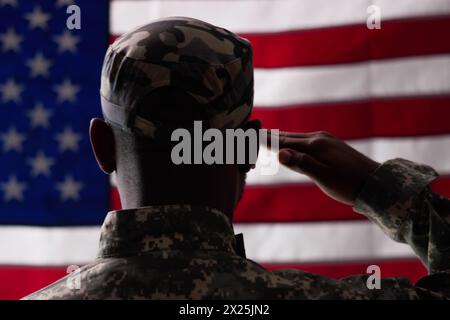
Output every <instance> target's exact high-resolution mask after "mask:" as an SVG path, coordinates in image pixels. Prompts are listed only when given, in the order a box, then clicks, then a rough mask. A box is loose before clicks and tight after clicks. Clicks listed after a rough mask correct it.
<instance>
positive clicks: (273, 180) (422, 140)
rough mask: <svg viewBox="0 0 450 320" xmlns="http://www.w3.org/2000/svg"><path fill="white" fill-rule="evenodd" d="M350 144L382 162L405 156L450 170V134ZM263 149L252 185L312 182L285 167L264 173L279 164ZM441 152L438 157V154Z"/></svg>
mask: <svg viewBox="0 0 450 320" xmlns="http://www.w3.org/2000/svg"><path fill="white" fill-rule="evenodd" d="M349 144H350V145H351V146H352V147H354V148H355V149H356V150H358V151H360V152H362V153H363V154H365V155H367V156H368V157H370V158H372V159H374V160H375V161H378V162H384V161H386V160H389V159H394V158H404V159H409V160H411V161H415V162H418V163H424V164H428V165H430V166H432V167H433V168H435V169H436V170H437V171H438V172H439V173H440V174H442V175H446V174H449V173H450V161H443V160H442V159H450V148H449V146H450V135H440V136H423V137H415V138H373V139H366V140H353V141H349ZM264 150H265V149H263V148H261V150H260V155H259V157H258V161H257V163H256V168H255V169H254V170H252V171H250V172H249V174H248V177H247V184H248V185H279V184H286V183H304V182H310V180H309V179H308V178H306V177H305V176H303V175H300V174H298V173H296V172H294V171H292V170H289V169H287V168H285V167H283V166H279V168H278V172H277V173H276V174H275V175H263V174H262V173H263V172H264V171H263V169H264V164H265V163H268V162H269V161H270V162H271V163H277V162H276V161H277V160H276V154H274V153H268V152H264ZM437 155H438V156H437Z"/></svg>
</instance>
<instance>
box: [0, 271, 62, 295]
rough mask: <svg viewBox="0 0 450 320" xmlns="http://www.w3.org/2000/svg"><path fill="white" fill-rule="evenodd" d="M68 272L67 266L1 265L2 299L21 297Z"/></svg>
mask: <svg viewBox="0 0 450 320" xmlns="http://www.w3.org/2000/svg"><path fill="white" fill-rule="evenodd" d="M66 274H67V273H66V267H64V268H63V267H47V266H43V267H28V266H0V284H1V285H0V300H5V299H8V300H12V299H14V300H15V299H20V298H22V297H24V296H26V295H28V294H30V293H32V292H34V291H36V290H39V289H41V288H43V287H45V286H47V285H49V284H50V283H52V282H55V281H56V280H58V279H60V278H62V277H64V276H65V275H66Z"/></svg>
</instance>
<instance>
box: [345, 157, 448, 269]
mask: <svg viewBox="0 0 450 320" xmlns="http://www.w3.org/2000/svg"><path fill="white" fill-rule="evenodd" d="M437 177H438V174H437V172H436V171H435V170H434V169H433V168H431V167H429V166H425V165H419V164H416V163H414V162H411V161H408V160H403V159H395V160H390V161H387V162H385V163H384V164H383V165H382V166H380V167H379V168H378V169H377V170H376V172H375V173H374V174H373V175H372V176H371V177H370V179H368V180H367V181H366V183H365V186H364V187H363V189H362V190H361V193H360V194H359V196H358V198H357V201H356V203H355V207H354V209H355V211H357V212H360V213H363V214H364V215H366V216H367V217H368V218H369V219H370V220H372V221H374V222H375V223H376V224H377V225H379V226H380V227H381V228H382V229H383V231H384V232H385V233H386V234H387V235H388V236H389V237H391V238H392V239H394V240H396V241H399V242H404V243H408V244H409V245H410V246H411V247H412V248H413V249H414V251H415V252H416V254H417V255H418V256H419V257H420V258H421V260H422V261H423V263H424V264H425V265H426V266H427V268H428V269H429V271H430V273H435V272H440V271H446V270H450V251H449V248H450V201H449V200H448V199H447V198H444V197H442V196H439V195H437V194H435V193H433V192H432V191H431V189H430V187H429V184H430V182H431V181H433V180H434V179H436V178H437Z"/></svg>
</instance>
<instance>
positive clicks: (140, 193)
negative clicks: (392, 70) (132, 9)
mask: <svg viewBox="0 0 450 320" xmlns="http://www.w3.org/2000/svg"><path fill="white" fill-rule="evenodd" d="M101 102H102V110H103V114H104V118H105V121H103V120H101V119H93V121H91V128H90V135H91V142H92V146H93V150H94V153H95V156H96V159H97V161H98V163H99V166H100V168H101V169H102V170H103V171H104V172H106V173H108V174H110V173H112V172H114V171H115V172H116V174H117V184H118V189H119V192H120V197H121V201H122V205H123V208H124V209H123V210H118V211H112V212H109V213H108V215H107V217H106V219H105V221H104V223H103V226H102V229H101V237H100V249H99V253H98V258H97V259H96V260H95V261H94V262H92V263H90V264H88V265H86V266H84V267H82V268H81V270H79V272H77V275H78V276H79V277H80V281H79V283H80V284H81V287H80V288H79V289H75V290H74V289H73V288H71V287H69V286H67V279H68V278H67V277H66V278H63V279H61V280H59V281H57V282H55V283H53V284H51V285H50V286H48V287H46V288H44V289H41V290H39V291H37V292H35V293H33V294H31V295H29V296H27V297H26V298H25V299H423V298H438V299H439V298H445V297H447V296H448V294H449V288H450V274H449V270H450V263H449V255H448V251H447V249H448V247H449V243H450V228H449V221H450V220H449V218H448V215H449V214H450V201H449V200H448V199H445V198H443V197H440V196H438V195H435V194H433V193H432V192H431V190H430V188H429V187H428V184H429V182H430V181H431V180H433V179H434V178H435V177H436V176H437V175H436V172H435V171H434V170H433V169H431V168H429V167H427V166H423V165H418V164H414V163H411V162H408V161H406V160H400V159H397V160H392V161H388V162H386V163H384V164H381V165H380V164H378V163H376V162H374V161H372V160H370V159H368V158H367V157H365V156H364V155H362V154H360V153H358V152H357V151H355V150H354V149H352V148H350V147H349V146H347V145H346V144H345V143H343V142H341V141H339V140H337V139H335V138H333V137H331V136H330V135H328V134H323V133H310V134H299V133H281V135H280V146H281V150H280V153H279V158H280V162H281V163H282V164H284V165H286V166H288V167H290V168H292V169H294V170H297V171H299V172H300V173H304V174H307V175H308V176H310V177H311V178H312V179H313V180H314V181H315V182H316V183H317V184H318V185H319V186H320V187H321V188H322V190H324V191H325V192H326V193H327V194H329V195H330V196H331V197H333V198H335V199H336V200H338V201H342V202H344V203H347V204H349V205H354V208H355V210H356V211H359V212H361V213H363V214H365V215H366V216H367V217H369V219H371V220H373V221H374V222H375V223H377V224H379V225H380V226H381V228H382V229H383V230H384V231H385V232H386V233H387V234H388V235H389V236H391V237H392V238H393V239H395V240H397V241H402V242H407V243H408V244H409V245H411V246H412V247H413V248H414V249H415V251H416V252H417V254H418V255H419V257H420V258H421V259H422V261H423V262H424V263H425V265H426V266H427V267H428V268H429V271H430V275H429V276H427V277H425V278H423V279H421V280H420V281H419V282H418V283H416V284H415V285H413V284H411V283H410V282H409V281H408V280H406V279H400V278H396V279H383V280H382V282H381V290H369V289H368V288H367V287H366V279H367V276H352V277H349V278H345V279H342V280H333V279H329V278H326V277H323V276H320V275H315V274H310V273H307V272H303V271H299V270H280V271H272V272H271V271H268V270H266V269H264V268H263V267H262V266H260V265H258V264H257V263H255V262H253V261H251V260H249V259H246V258H245V253H244V250H243V243H242V241H241V240H242V239H241V238H239V237H235V235H234V232H233V227H232V223H231V222H232V218H233V211H234V208H235V206H236V204H237V202H238V201H239V198H240V195H241V193H242V190H243V187H244V184H245V176H246V173H247V172H248V171H249V170H250V169H251V167H252V165H251V164H250V163H244V164H226V165H220V164H214V165H204V164H203V165H175V164H173V163H172V161H171V158H170V153H171V152H170V150H171V144H170V138H169V137H170V133H171V132H172V131H173V130H174V129H175V128H186V129H188V130H191V129H192V126H193V121H195V120H199V121H202V123H203V125H204V127H208V128H217V129H226V128H243V129H249V128H254V129H258V128H259V126H260V125H259V122H258V121H254V120H253V121H250V120H249V116H250V114H251V109H252V105H253V67H252V48H251V46H250V44H249V43H248V41H246V40H245V39H243V38H240V37H238V36H237V35H235V34H233V33H231V32H230V31H228V30H225V29H223V28H219V27H216V26H213V25H211V24H208V23H205V22H202V21H199V20H196V19H191V18H185V17H172V18H167V19H162V20H157V21H155V22H152V23H150V24H147V25H145V26H142V27H140V28H138V29H136V30H134V31H132V32H129V33H127V34H125V35H124V36H122V37H121V38H119V39H118V40H117V41H116V42H115V43H114V44H112V45H111V46H110V48H109V49H108V51H107V53H106V57H105V60H104V66H103V71H102V80H101ZM68 277H70V276H68Z"/></svg>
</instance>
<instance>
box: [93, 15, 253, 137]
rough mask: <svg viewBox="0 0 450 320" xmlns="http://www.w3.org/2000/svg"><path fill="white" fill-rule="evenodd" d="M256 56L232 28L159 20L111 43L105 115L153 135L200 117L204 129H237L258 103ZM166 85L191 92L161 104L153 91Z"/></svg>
mask: <svg viewBox="0 0 450 320" xmlns="http://www.w3.org/2000/svg"><path fill="white" fill-rule="evenodd" d="M252 58H253V53H252V47H251V45H250V43H249V42H248V41H247V40H246V39H243V38H241V37H239V36H237V35H235V34H233V33H232V32H230V31H228V30H226V29H223V28H220V27H217V26H214V25H211V24H209V23H206V22H203V21H200V20H196V19H193V18H186V17H170V18H165V19H160V20H156V21H154V22H152V23H149V24H146V25H144V26H141V27H139V28H137V29H135V30H133V31H131V32H128V33H126V34H124V35H123V36H121V37H120V38H119V39H117V40H116V41H115V42H114V43H113V44H112V45H111V46H110V47H109V49H108V51H107V53H106V56H105V59H104V63H103V70H102V76H101V90H100V93H101V97H102V110H103V114H104V116H105V118H106V119H107V120H108V121H109V122H111V123H112V124H116V125H119V126H120V127H122V128H123V129H126V130H131V131H133V132H137V133H139V134H143V135H145V136H149V137H153V138H154V137H155V135H158V134H159V132H158V131H167V130H172V129H173V128H175V127H187V126H188V124H190V125H191V126H192V124H193V121H194V120H201V121H203V122H204V127H205V128H207V127H210V128H218V129H224V128H236V127H239V126H240V125H241V124H242V123H243V122H245V121H246V120H247V119H248V117H249V115H250V113H251V109H252V106H253V61H252ZM161 88H171V89H173V90H176V92H178V93H179V92H181V93H182V94H185V95H184V96H183V95H180V96H179V95H171V100H173V101H170V106H163V107H161V105H160V104H159V103H155V96H152V95H151V93H152V92H153V91H154V90H155V89H161ZM172 98H173V99H172ZM188 98H190V99H191V100H192V101H191V102H190V103H188V100H190V99H188ZM187 128H189V127H187Z"/></svg>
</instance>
